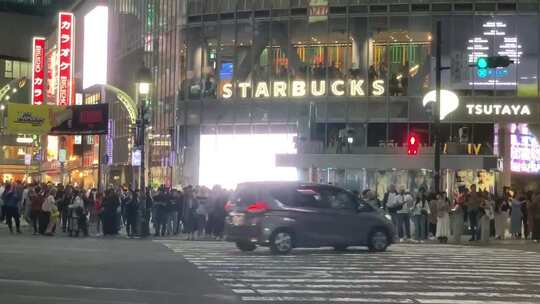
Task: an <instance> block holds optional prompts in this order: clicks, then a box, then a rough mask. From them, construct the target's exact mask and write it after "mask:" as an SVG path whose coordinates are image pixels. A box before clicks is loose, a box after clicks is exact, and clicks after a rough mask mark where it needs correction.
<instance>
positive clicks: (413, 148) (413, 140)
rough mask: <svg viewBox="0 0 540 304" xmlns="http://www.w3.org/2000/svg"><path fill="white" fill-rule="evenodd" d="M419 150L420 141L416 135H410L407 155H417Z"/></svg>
mask: <svg viewBox="0 0 540 304" xmlns="http://www.w3.org/2000/svg"><path fill="white" fill-rule="evenodd" d="M418 150H420V141H419V140H418V136H416V134H409V138H408V139H407V154H408V155H417V154H418Z"/></svg>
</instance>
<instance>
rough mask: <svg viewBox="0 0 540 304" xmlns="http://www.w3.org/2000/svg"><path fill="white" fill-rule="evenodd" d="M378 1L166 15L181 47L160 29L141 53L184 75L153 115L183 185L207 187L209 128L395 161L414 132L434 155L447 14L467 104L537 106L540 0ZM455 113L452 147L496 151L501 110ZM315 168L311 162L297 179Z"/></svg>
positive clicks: (352, 178)
mask: <svg viewBox="0 0 540 304" xmlns="http://www.w3.org/2000/svg"><path fill="white" fill-rule="evenodd" d="M115 2H116V3H121V2H124V3H125V2H129V1H115ZM142 2H147V1H141V3H142ZM150 2H152V3H162V2H166V1H150ZM173 2H175V1H173ZM373 2H374V1H367V0H329V1H328V7H327V9H328V10H327V12H328V13H327V14H326V15H324V16H322V17H321V16H319V17H318V18H314V17H313V16H310V14H311V12H312V7H310V4H311V1H309V0H259V1H251V0H222V1H213V0H206V1H201V0H189V1H186V2H185V3H186V7H185V8H184V9H185V11H184V14H182V15H181V16H180V15H178V16H170V15H167V16H170V17H171V18H173V19H174V18H176V21H175V22H176V25H177V28H178V29H179V30H178V31H176V32H175V33H174V34H173V35H176V36H175V37H174V38H170V39H175V40H174V42H173V43H171V44H170V45H172V48H174V50H172V51H171V52H169V53H160V52H159V51H157V48H161V47H162V45H165V44H166V43H168V42H167V41H170V39H167V37H166V36H164V35H161V36H160V34H159V33H160V31H159V29H160V28H161V27H159V26H158V27H157V28H156V30H154V31H152V33H153V35H156V33H158V34H157V35H158V36H159V37H160V38H159V39H157V41H159V43H152V44H151V45H145V46H144V48H145V50H147V51H149V52H150V53H151V54H153V57H152V58H151V62H152V63H151V65H152V66H154V68H155V69H158V70H159V71H160V72H156V76H157V77H163V75H164V74H163V72H165V71H168V72H167V73H171V74H174V75H175V76H174V78H173V79H172V81H173V83H174V84H173V85H172V86H170V87H169V86H168V84H167V83H168V82H167V80H164V81H163V80H161V81H160V80H157V83H156V84H157V85H158V87H160V88H164V89H163V91H162V92H167V93H166V94H165V95H161V96H162V97H156V100H158V103H157V105H156V106H157V107H160V108H158V109H157V113H156V114H154V117H155V118H156V122H155V123H157V124H159V128H161V129H160V130H161V133H163V132H165V131H166V130H167V129H168V128H171V127H173V128H174V132H173V134H172V136H173V137H174V139H173V140H172V142H171V144H172V147H173V148H171V150H175V149H176V150H175V151H176V155H177V156H178V157H177V159H176V161H177V162H176V165H175V167H179V168H181V169H180V170H179V171H178V172H177V174H178V176H179V179H178V181H180V182H183V183H198V181H199V177H200V176H199V174H200V172H199V171H198V170H199V166H200V162H201V161H203V160H201V159H200V157H201V154H204V153H202V152H201V142H200V141H201V140H200V139H201V137H204V136H207V135H214V136H215V135H219V134H223V135H230V134H287V135H288V136H290V140H292V141H293V142H294V143H295V148H296V153H298V154H300V155H308V154H311V155H321V154H323V155H332V154H352V155H363V154H366V153H368V154H369V153H371V154H379V153H385V154H392V153H394V154H396V155H398V154H403V153H405V150H404V147H403V146H404V145H405V143H406V140H407V136H408V135H409V134H411V133H415V134H417V136H418V137H419V139H420V141H421V143H422V145H424V146H425V147H423V148H422V149H423V150H422V152H429V151H430V149H431V144H432V141H433V125H432V121H433V117H432V115H431V114H430V110H429V107H428V108H426V107H424V105H423V104H422V99H423V97H424V96H425V95H426V93H428V92H429V91H431V90H433V89H434V83H435V41H436V37H435V33H436V24H437V22H438V21H440V22H441V23H442V37H441V39H442V50H443V51H442V64H443V66H447V67H449V69H448V70H445V71H443V72H442V83H443V88H445V89H448V90H452V91H453V92H455V93H456V94H457V95H458V97H459V99H460V102H461V103H465V102H467V103H470V104H475V103H480V104H489V103H491V102H499V103H505V104H514V103H521V102H524V103H528V104H529V105H531V107H534V108H535V109H536V107H537V106H538V102H537V97H538V88H539V85H538V84H539V80H538V71H539V61H538V49H539V46H540V45H539V43H540V39H539V35H540V34H539V31H537V30H530V29H538V28H539V22H540V19H539V18H540V17H539V15H538V13H539V3H538V2H537V1H505V2H504V3H502V2H498V1H492V2H486V1H482V2H478V1H460V2H459V3H454V1H446V2H444V1H414V0H411V1H378V2H377V3H373ZM137 3H139V2H138V1H137ZM155 7H156V12H158V11H160V10H159V9H157V8H158V6H155ZM170 11H173V10H171V9H169V10H168V11H167V12H170ZM176 12H178V10H177V11H176ZM167 18H168V17H167ZM158 20H161V19H160V18H158ZM166 20H168V19H166ZM166 23H167V22H165V24H166ZM159 24H163V22H159ZM139 34H140V33H139ZM137 37H139V38H140V37H141V36H140V35H139V36H137ZM152 37H154V36H152ZM143 39H144V38H143ZM126 41H133V40H132V39H127V40H126ZM148 41H154V42H156V38H155V37H154V38H148ZM142 42H143V41H141V43H142ZM151 48H155V49H153V50H151ZM169 54H170V55H169ZM173 55H174V56H173ZM494 55H500V56H509V57H510V58H511V59H512V60H513V61H514V63H513V64H512V65H510V66H509V67H507V68H503V69H493V70H487V71H480V70H478V69H476V68H475V67H471V65H474V63H475V62H476V60H477V58H479V57H483V56H494ZM158 58H159V59H158ZM173 58H174V59H173ZM156 60H158V61H159V64H156V62H158V61H156ZM149 62H150V61H149ZM158 75H159V76H158ZM164 79H166V78H164ZM167 88H170V89H171V90H168V89H167ZM173 88H174V89H175V90H176V91H175V99H176V107H175V113H176V114H175V115H173V114H172V113H173V112H172V111H170V112H169V110H170V109H169V108H168V106H167V105H168V104H169V103H170V104H171V105H172V104H174V101H173V99H172V98H173ZM156 94H160V93H156ZM535 111H536V110H535ZM457 112H458V111H456V112H455V113H453V114H451V115H449V116H448V117H447V118H446V119H445V120H444V121H443V123H442V125H441V131H440V132H441V140H442V141H443V143H445V144H451V143H458V142H460V141H461V142H467V143H474V144H482V145H483V147H484V149H482V152H480V154H485V155H492V156H493V155H495V151H493V146H494V141H495V137H494V126H495V123H499V122H500V121H499V118H498V117H497V116H496V115H485V116H482V117H479V118H478V119H471V117H470V116H467V115H461V114H463V113H461V114H458V113H457ZM491 112H492V111H490V113H491ZM535 115H537V113H536V112H535V113H534V114H533V116H535ZM535 117H536V116H535ZM460 130H461V131H460ZM344 131H345V133H344ZM161 135H163V134H161ZM165 135H166V134H165ZM464 139H466V140H464ZM377 149H379V150H377ZM160 151H161V152H160V155H161V156H160V157H163V155H164V154H163V153H165V152H164V151H165V150H160ZM289 152H290V151H289ZM289 152H287V153H289ZM422 152H421V153H422ZM315 166H316V167H318V171H317V173H316V174H314V175H316V176H317V178H316V179H317V180H318V181H325V182H336V183H339V184H351V183H354V184H361V185H362V187H365V186H370V187H371V188H373V186H372V185H371V184H370V183H372V182H371V181H370V180H373V179H374V178H375V177H373V178H371V179H370V178H368V176H370V175H371V176H375V175H377V174H379V173H380V172H377V171H373V170H372V171H370V172H371V173H370V172H366V170H361V169H359V168H354V169H351V168H331V167H325V166H318V165H317V164H315ZM353 167H354V166H353ZM304 169H307V168H304ZM395 169H396V170H398V171H399V169H400V168H399V167H396V168H395ZM418 169H422V166H419V167H418ZM336 170H337V171H340V172H341V171H344V172H345V173H343V174H342V173H339V174H337V175H336V174H334V173H335V171H336ZM347 170H348V171H347ZM394 171H395V170H394ZM422 172H423V171H422ZM421 174H423V175H425V176H426V178H420V177H419V178H416V177H414V176H413V177H411V176H409V177H407V179H408V180H409V181H408V182H406V183H407V184H411V183H413V180H417V181H418V180H420V179H422V180H424V182H423V183H428V182H426V181H425V180H426V179H429V178H428V176H429V172H427V173H426V172H423V173H421ZM308 175H309V174H308V173H307V171H306V170H304V172H303V173H301V174H300V175H299V178H303V179H307V178H308ZM474 175H475V176H478V175H479V174H476V173H475V174H474ZM396 176H397V175H395V174H394V175H393V177H392V179H400V177H399V176H397V177H396ZM400 183H405V182H400Z"/></svg>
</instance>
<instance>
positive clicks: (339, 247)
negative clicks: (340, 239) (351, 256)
mask: <svg viewBox="0 0 540 304" xmlns="http://www.w3.org/2000/svg"><path fill="white" fill-rule="evenodd" d="M347 247H348V246H347V245H338V246H334V250H335V251H347Z"/></svg>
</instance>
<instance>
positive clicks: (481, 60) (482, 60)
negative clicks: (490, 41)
mask: <svg viewBox="0 0 540 304" xmlns="http://www.w3.org/2000/svg"><path fill="white" fill-rule="evenodd" d="M476 66H477V67H478V68H479V69H485V68H487V67H488V59H487V58H486V57H480V58H478V60H476Z"/></svg>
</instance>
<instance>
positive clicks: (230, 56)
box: [218, 23, 236, 96]
mask: <svg viewBox="0 0 540 304" xmlns="http://www.w3.org/2000/svg"><path fill="white" fill-rule="evenodd" d="M234 26H235V25H234V23H223V24H221V26H220V28H221V36H220V42H219V53H218V78H219V86H218V90H219V96H226V95H225V94H224V87H225V86H227V85H231V84H233V79H234V71H235V70H236V69H235V64H236V61H235V56H234V42H235V39H236V38H235V37H236V32H235V27H234Z"/></svg>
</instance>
